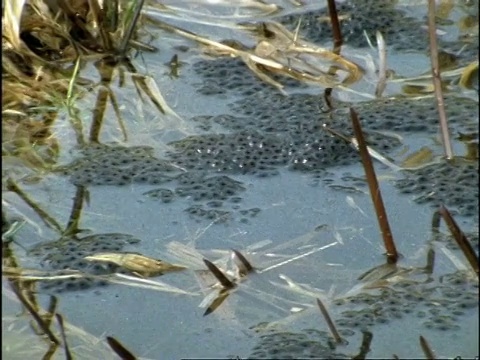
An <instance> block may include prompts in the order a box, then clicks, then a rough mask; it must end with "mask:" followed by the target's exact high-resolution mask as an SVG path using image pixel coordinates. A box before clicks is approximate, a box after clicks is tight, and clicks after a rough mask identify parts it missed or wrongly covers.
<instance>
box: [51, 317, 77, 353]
mask: <svg viewBox="0 0 480 360" xmlns="http://www.w3.org/2000/svg"><path fill="white" fill-rule="evenodd" d="M55 317H56V318H57V321H58V326H59V327H60V334H61V335H62V340H63V347H64V349H65V359H66V360H72V359H73V357H72V353H71V352H70V348H69V347H68V343H67V335H66V334H65V326H64V325H63V317H62V315H60V314H55Z"/></svg>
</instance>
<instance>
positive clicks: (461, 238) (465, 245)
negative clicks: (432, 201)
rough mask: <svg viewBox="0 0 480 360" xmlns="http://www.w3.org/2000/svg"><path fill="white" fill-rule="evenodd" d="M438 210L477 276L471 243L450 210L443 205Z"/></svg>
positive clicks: (476, 259)
mask: <svg viewBox="0 0 480 360" xmlns="http://www.w3.org/2000/svg"><path fill="white" fill-rule="evenodd" d="M439 212H440V215H441V216H442V217H443V220H445V223H446V224H447V226H448V228H449V230H450V232H451V233H452V235H453V238H454V239H455V241H456V242H457V244H458V246H459V247H460V249H461V250H462V252H463V254H464V255H465V257H466V258H467V261H468V262H469V264H470V266H471V267H472V269H473V271H475V272H476V273H477V276H479V273H478V258H477V255H476V254H475V251H474V250H473V248H472V245H470V242H469V241H468V239H467V237H466V236H465V234H464V232H463V231H462V230H461V229H460V227H459V226H458V224H457V222H456V221H455V219H454V218H453V217H452V215H451V214H450V211H448V209H447V208H446V207H445V206H443V205H441V206H440V209H439Z"/></svg>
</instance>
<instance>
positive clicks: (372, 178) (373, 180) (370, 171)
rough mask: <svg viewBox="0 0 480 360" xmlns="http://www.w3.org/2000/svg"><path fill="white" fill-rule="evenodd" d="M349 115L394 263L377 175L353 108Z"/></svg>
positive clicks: (393, 244)
mask: <svg viewBox="0 0 480 360" xmlns="http://www.w3.org/2000/svg"><path fill="white" fill-rule="evenodd" d="M350 117H351V119H352V124H353V130H354V132H355V137H356V138H357V141H358V150H359V152H360V156H361V158H362V163H363V167H364V169H365V175H366V177H367V182H368V187H369V189H370V195H371V197H372V202H373V205H374V207H375V212H376V214H377V219H378V224H379V226H380V231H381V232H382V237H383V243H384V245H385V249H386V251H387V261H388V262H389V263H396V262H397V259H398V253H397V249H396V247H395V242H394V241H393V237H392V231H391V230H390V225H389V223H388V218H387V212H386V211H385V206H384V204H383V200H382V194H381V192H380V187H379V186H378V180H377V176H376V175H375V169H374V168H373V164H372V159H371V158H370V155H369V154H368V149H367V145H366V144H365V138H364V137H363V132H362V128H361V125H360V121H359V120H358V116H357V113H356V112H355V110H354V109H353V108H350Z"/></svg>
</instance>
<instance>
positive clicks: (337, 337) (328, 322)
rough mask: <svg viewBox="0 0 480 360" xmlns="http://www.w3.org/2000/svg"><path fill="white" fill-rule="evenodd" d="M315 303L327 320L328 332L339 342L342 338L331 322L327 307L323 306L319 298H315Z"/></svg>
mask: <svg viewBox="0 0 480 360" xmlns="http://www.w3.org/2000/svg"><path fill="white" fill-rule="evenodd" d="M317 305H318V307H319V308H320V312H321V313H322V315H323V317H324V318H325V321H326V322H327V325H328V328H329V329H330V332H331V333H332V335H333V338H334V339H335V342H336V343H337V344H341V343H342V338H341V337H340V334H339V333H338V331H337V328H336V327H335V324H334V323H333V320H332V318H331V317H330V314H329V313H328V311H327V308H326V307H325V305H323V303H322V301H321V300H320V299H319V298H317Z"/></svg>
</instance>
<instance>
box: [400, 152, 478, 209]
mask: <svg viewBox="0 0 480 360" xmlns="http://www.w3.org/2000/svg"><path fill="white" fill-rule="evenodd" d="M396 187H397V188H398V189H399V190H400V192H401V193H404V194H412V195H416V197H415V199H414V201H415V202H417V203H419V204H423V203H428V204H430V205H431V206H433V207H435V208H438V206H439V205H440V204H444V205H446V206H447V207H449V208H450V207H451V208H452V209H457V210H458V212H459V214H460V215H463V216H476V215H478V163H477V162H476V161H475V162H472V161H466V160H465V161H463V160H461V159H455V161H451V162H441V163H437V164H432V165H428V166H426V167H423V168H421V169H418V170H411V171H408V172H405V178H403V179H400V180H398V181H397V182H396Z"/></svg>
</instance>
